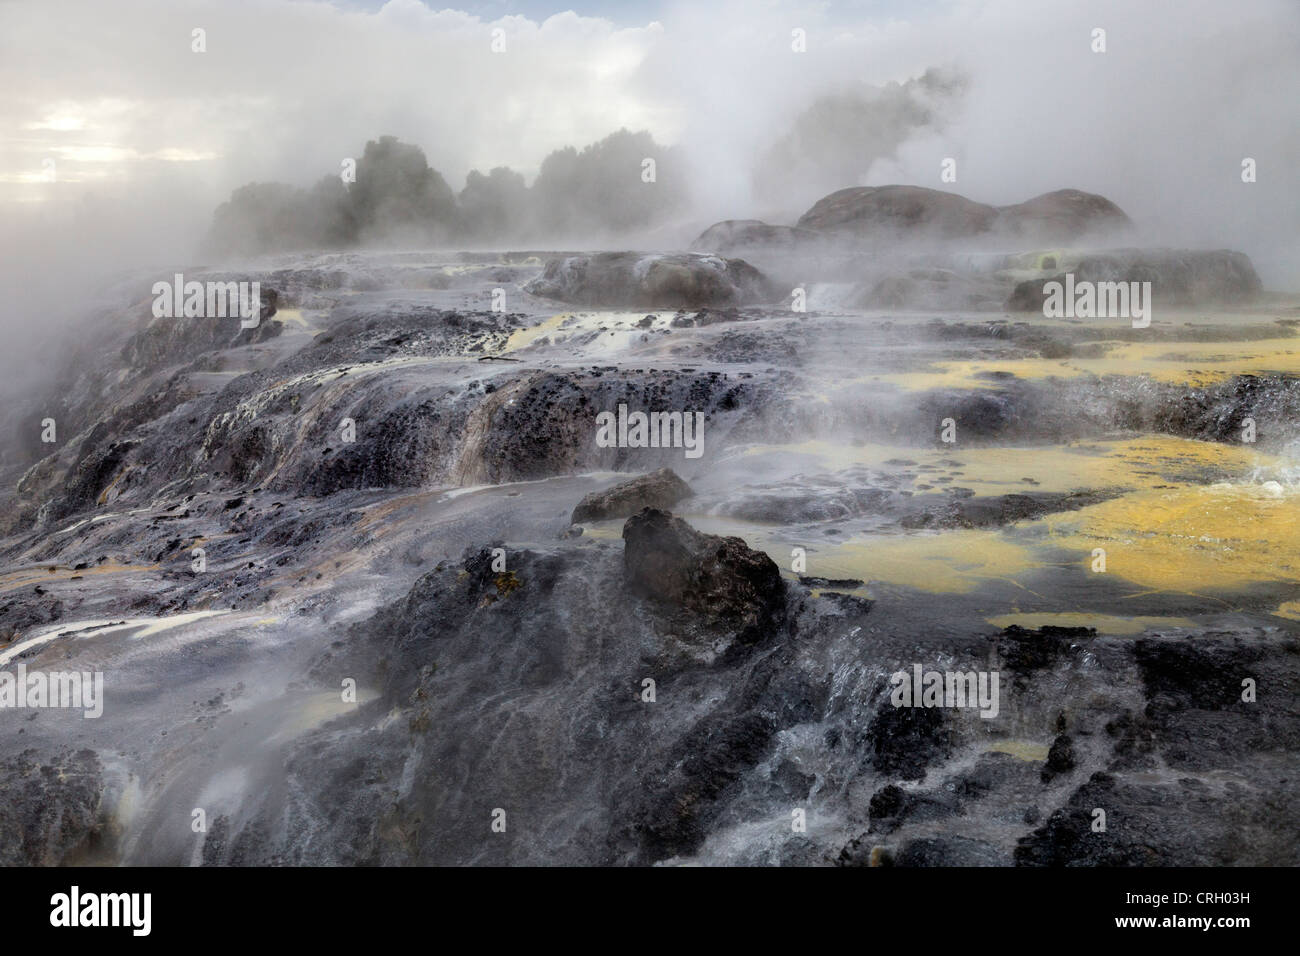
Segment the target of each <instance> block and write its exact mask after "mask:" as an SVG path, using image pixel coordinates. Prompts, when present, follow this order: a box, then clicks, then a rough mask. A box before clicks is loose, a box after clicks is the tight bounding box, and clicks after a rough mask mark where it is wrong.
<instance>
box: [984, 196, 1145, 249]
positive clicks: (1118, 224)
mask: <svg viewBox="0 0 1300 956" xmlns="http://www.w3.org/2000/svg"><path fill="white" fill-rule="evenodd" d="M1131 225H1133V222H1132V220H1131V219H1129V217H1128V216H1127V215H1125V213H1124V210H1122V209H1120V208H1119V206H1117V205H1115V204H1114V203H1113V202H1111V201H1110V200H1109V199H1107V198H1106V197H1105V196H1098V195H1097V194H1096V193H1085V192H1082V191H1080V190H1078V189H1058V190H1056V191H1055V192H1050V193H1043V195H1041V196H1035V197H1034V198H1033V199H1027V200H1025V201H1024V202H1022V203H1019V204H1017V205H1015V206H1003V207H1002V208H1001V209H999V210H998V221H997V229H998V231H999V232H1003V233H1005V234H1007V235H1010V236H1017V237H1022V238H1027V239H1033V240H1034V241H1037V242H1072V241H1074V240H1077V239H1079V238H1080V237H1082V236H1086V235H1090V234H1096V233H1102V232H1116V231H1118V230H1121V229H1124V228H1127V227H1129V226H1131Z"/></svg>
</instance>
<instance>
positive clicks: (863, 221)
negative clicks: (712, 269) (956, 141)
mask: <svg viewBox="0 0 1300 956" xmlns="http://www.w3.org/2000/svg"><path fill="white" fill-rule="evenodd" d="M719 225H720V226H721V225H725V224H723V223H720V224H719ZM760 225H761V224H760ZM1130 225H1132V222H1131V221H1130V220H1129V218H1128V216H1127V215H1125V214H1124V211H1123V210H1122V209H1120V208H1119V207H1118V206H1117V205H1115V204H1114V203H1113V202H1111V201H1110V200H1109V199H1107V198H1105V197H1104V196H1098V195H1095V194H1093V193H1085V192H1081V191H1079V190H1077V189H1059V190H1057V191H1055V192H1050V193H1044V194H1043V195H1041V196H1035V197H1034V198H1033V199H1029V200H1026V201H1025V202H1022V203H1018V204H1016V205H1014V206H1001V207H999V206H990V205H988V204H986V203H981V202H976V201H974V200H972V199H967V198H966V197H965V196H960V195H958V194H957V193H952V192H945V191H943V190H939V189H928V188H926V187H924V186H898V185H894V186H856V187H853V188H850V189H841V190H839V191H838V192H833V193H831V194H830V195H829V196H825V197H823V198H822V199H820V200H818V201H817V203H816V204H814V205H813V207H812V208H811V209H809V210H808V211H807V212H806V213H804V214H803V215H802V216H801V217H800V218H799V222H798V228H800V229H804V230H813V231H815V232H823V233H835V234H839V235H851V236H855V237H857V238H872V239H887V238H890V237H893V236H903V235H906V236H908V237H924V238H929V239H965V238H970V237H972V236H980V235H985V234H989V233H996V234H999V235H1002V236H1004V237H1007V238H1015V239H1021V240H1024V239H1033V240H1034V241H1052V242H1073V241H1077V240H1078V239H1080V238H1082V237H1084V236H1087V235H1091V234H1096V233H1100V232H1114V231H1116V230H1118V229H1121V228H1124V227H1127V226H1130ZM714 228H717V227H714ZM741 234H742V235H743V234H744V233H743V232H741ZM705 235H708V233H707V232H706V233H705ZM703 238H704V237H703V236H701V237H700V240H702V239H703ZM700 240H696V241H697V242H698V241H700Z"/></svg>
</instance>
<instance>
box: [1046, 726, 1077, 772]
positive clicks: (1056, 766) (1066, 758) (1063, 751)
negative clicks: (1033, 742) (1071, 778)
mask: <svg viewBox="0 0 1300 956" xmlns="http://www.w3.org/2000/svg"><path fill="white" fill-rule="evenodd" d="M1074 766H1075V760H1074V741H1073V740H1071V739H1070V738H1069V737H1068V736H1066V735H1065V734H1061V735H1060V736H1058V737H1057V738H1056V739H1055V740H1053V741H1052V746H1051V749H1049V750H1048V751H1047V763H1046V764H1044V766H1043V774H1042V778H1043V783H1047V782H1049V781H1050V780H1051V779H1052V778H1053V777H1055V776H1056V775H1057V774H1062V773H1069V772H1070V771H1071V770H1073V769H1074Z"/></svg>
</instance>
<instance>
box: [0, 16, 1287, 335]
mask: <svg viewBox="0 0 1300 956" xmlns="http://www.w3.org/2000/svg"><path fill="white" fill-rule="evenodd" d="M614 15H617V13H615V14H614ZM904 17H906V18H904ZM1098 27H1100V28H1102V29H1104V30H1105V31H1106V51H1105V52H1104V53H1096V52H1093V50H1092V31H1093V30H1094V29H1095V28H1098ZM195 29H202V30H203V31H205V34H204V45H205V49H204V52H201V53H199V52H194V49H193V45H194V40H193V31H194V30H195ZM494 31H499V32H494ZM494 43H496V44H497V45H498V47H499V49H498V52H494V51H493V44H494ZM800 46H801V47H802V52H797V51H796V48H797V47H800ZM1298 64H1300V11H1298V10H1297V8H1296V7H1295V5H1294V4H1293V3H1290V2H1288V0H1248V2H1243V3H1238V4H1233V5H1231V6H1230V7H1228V6H1224V5H1223V4H1221V3H1216V2H1212V0H1193V2H1174V0H1163V2H1152V3H1144V4H1142V5H1140V6H1135V5H1132V4H1130V3H1125V2H1117V0H1103V2H1086V3H1085V2H1082V0H1070V2H1063V3H1059V4H1054V5H1053V8H1052V13H1051V15H1050V16H1045V15H1043V14H1042V12H1041V10H1040V8H1039V7H1038V5H1036V4H1033V3H1029V2H1024V0H991V2H979V3H974V2H971V3H966V2H954V3H936V4H929V5H922V6H921V7H920V8H919V9H918V10H916V11H913V10H912V9H911V8H906V9H905V8H901V7H895V6H894V5H891V4H883V3H882V4H862V5H850V6H846V7H844V8H834V7H824V6H822V5H813V4H801V3H772V4H767V5H764V6H762V7H761V8H755V7H754V6H753V5H751V4H742V3H724V4H710V5H708V6H707V7H703V8H702V7H700V6H699V5H695V4H689V3H682V4H673V3H670V4H668V5H666V6H664V7H663V8H662V13H661V15H660V16H659V17H658V18H657V19H656V20H654V21H652V22H645V23H627V22H620V23H614V22H612V21H611V20H609V19H605V18H603V17H599V16H586V15H580V14H578V13H574V12H564V13H558V14H555V15H553V16H550V17H548V18H546V19H544V20H542V21H541V22H538V21H536V20H532V19H529V18H528V17H525V16H505V17H500V18H490V14H483V13H478V14H476V13H472V12H463V11H457V10H453V9H447V10H435V9H432V8H431V7H429V6H427V5H425V4H423V3H420V2H418V0H391V2H389V3H386V4H384V5H382V6H380V7H378V8H371V7H364V6H357V5H351V4H338V5H335V4H329V3H318V2H305V3H283V2H273V0H247V2H240V3H213V2H205V0H190V2H182V3H169V4H161V3H157V2H149V0H126V2H123V3H118V4H113V5H111V6H110V5H105V4H98V3H93V2H71V0H55V2H43V3H26V2H18V3H9V4H5V5H4V6H3V7H0V77H2V78H3V84H4V90H5V93H4V94H3V96H0V126H3V128H4V129H5V132H6V135H5V136H4V137H3V139H2V140H0V207H3V209H4V214H3V216H2V217H0V222H2V223H3V226H2V227H0V242H2V243H3V262H4V265H3V269H2V270H0V272H2V274H0V288H2V289H3V290H4V293H5V294H4V297H3V302H4V304H3V306H0V308H2V309H3V315H2V316H0V328H4V329H6V330H12V329H14V328H16V327H18V326H17V325H16V323H31V322H33V316H34V315H37V314H39V316H40V317H41V318H40V319H39V320H38V321H37V324H40V322H49V321H50V320H51V319H52V318H53V317H54V316H55V315H56V314H58V313H60V312H61V311H64V308H66V307H68V306H69V304H70V303H71V302H72V300H74V299H75V298H76V295H75V294H74V293H75V290H77V289H78V288H79V287H80V286H81V285H82V284H83V283H85V282H86V281H88V280H89V279H90V277H92V276H107V275H110V274H112V273H113V272H114V271H115V270H121V269H126V268H145V269H162V270H168V269H171V268H173V267H175V266H177V265H183V264H184V263H185V262H189V261H194V259H195V258H196V257H201V256H202V254H203V253H204V252H205V251H206V250H204V247H203V245H202V242H203V239H204V238H205V236H207V235H208V233H209V231H210V229H211V227H212V224H213V212H214V211H215V210H216V209H217V207H218V206H219V205H221V204H222V203H224V202H226V201H227V200H229V199H230V197H231V194H232V192H233V191H234V190H236V189H238V188H240V187H242V186H246V185H248V184H251V183H284V184H287V185H288V186H290V187H292V188H295V189H304V190H305V189H309V188H311V187H312V185H313V184H314V183H317V182H318V181H321V179H322V177H325V178H330V177H335V178H337V176H338V172H339V169H340V166H341V164H342V163H344V162H345V161H346V160H348V159H349V158H352V159H355V158H357V157H359V156H360V155H361V153H362V150H363V144H365V143H367V142H370V141H372V140H375V139H377V138H378V137H380V136H382V135H391V136H395V137H397V138H398V139H399V140H401V141H402V142H405V143H409V144H413V145H414V146H416V147H418V148H419V149H420V150H422V151H423V153H424V154H425V155H426V156H427V158H428V164H429V166H430V167H431V168H432V169H433V170H435V171H436V172H437V173H438V174H439V175H440V176H441V177H442V178H443V179H444V180H445V181H446V183H447V185H448V187H449V189H450V190H451V191H452V192H454V193H456V194H461V193H462V192H464V191H465V190H466V185H467V177H468V176H470V175H471V173H473V172H475V171H477V173H478V174H481V176H483V177H486V176H487V175H488V174H489V173H490V171H491V170H493V169H497V168H501V167H508V169H509V170H510V174H509V175H510V176H511V177H515V178H516V179H522V181H523V182H524V183H525V184H527V186H528V187H532V186H534V185H535V184H536V181H537V178H538V175H539V173H540V172H541V170H542V165H543V162H544V160H546V158H547V157H548V156H550V155H552V154H553V153H555V152H556V151H559V150H564V149H566V148H571V149H578V150H580V149H582V148H584V147H587V146H590V145H591V144H593V143H597V142H599V141H600V140H602V139H603V138H604V137H607V136H609V135H610V134H611V133H614V132H615V131H617V130H620V129H627V130H631V131H637V132H639V133H644V134H645V135H646V136H647V137H650V138H652V139H653V141H654V142H655V143H656V144H658V145H659V146H660V147H662V148H663V149H664V150H669V149H671V150H672V151H673V152H674V153H675V154H677V156H678V157H679V165H681V167H682V173H683V175H682V178H683V179H684V184H683V189H684V191H685V192H686V193H687V194H688V196H689V202H687V203H683V204H666V207H667V208H665V209H664V210H661V211H660V215H659V217H658V219H657V220H656V221H654V222H653V223H650V222H646V221H644V218H641V219H637V218H636V217H633V221H631V222H630V223H629V224H628V225H627V227H626V228H624V229H623V230H622V231H621V232H622V234H621V235H618V234H615V235H613V236H610V235H601V234H600V231H599V230H594V229H584V228H582V227H581V226H580V225H575V226H573V227H572V228H569V229H566V230H559V232H563V233H567V234H565V235H552V236H547V235H544V234H542V233H544V232H545V230H539V229H537V228H533V229H531V230H528V229H524V230H515V231H513V232H512V231H510V230H504V231H503V230H496V231H497V233H498V234H499V235H498V236H497V238H499V239H500V240H501V241H513V240H515V239H519V240H523V239H529V240H532V241H536V242H539V243H541V242H545V241H546V240H547V239H550V240H551V241H552V242H553V243H558V242H560V241H561V240H566V241H572V240H575V239H578V240H580V239H582V238H588V239H589V241H591V242H593V243H595V242H599V243H601V244H602V245H607V246H608V247H618V246H619V245H622V246H629V247H637V246H640V247H647V246H651V247H653V246H667V245H670V244H678V245H684V244H686V243H688V242H689V241H690V240H691V239H692V238H693V237H694V236H695V235H697V234H698V233H699V232H700V231H701V230H702V229H703V228H705V227H707V226H708V225H709V224H710V223H712V222H714V221H717V220H719V219H730V218H736V219H739V218H762V219H764V220H766V221H769V222H774V223H792V222H794V221H795V220H796V219H797V218H798V216H799V215H800V214H801V213H803V212H804V211H806V210H807V208H808V207H809V205H810V204H811V203H812V202H814V201H815V200H816V199H817V198H819V197H820V196H821V195H824V194H825V193H827V192H829V191H832V190H833V189H835V188H843V187H847V186H854V185H884V184H890V183H903V184H915V185H920V186H928V187H931V188H937V189H945V190H949V191H954V192H958V193H960V194H962V195H964V196H967V197H969V198H971V199H975V200H977V201H980V202H985V203H992V204H1010V203H1016V202H1020V201H1023V200H1025V199H1027V198H1029V197H1031V196H1034V195H1037V194H1039V193H1042V192H1045V191H1049V190H1054V189H1060V188H1065V187H1070V188H1077V189H1082V190H1085V191H1090V192H1095V193H1100V194H1102V195H1104V196H1106V197H1107V198H1109V199H1111V200H1112V201H1114V202H1115V203H1117V204H1118V205H1119V206H1120V207H1121V208H1122V209H1123V210H1125V211H1126V212H1127V213H1128V214H1129V216H1130V217H1131V218H1132V219H1133V221H1134V222H1135V224H1136V226H1137V229H1138V233H1139V236H1140V240H1141V241H1142V242H1143V243H1146V244H1170V243H1177V244H1179V245H1183V246H1210V247H1230V248H1234V249H1239V250H1241V251H1243V252H1245V253H1247V254H1248V255H1249V256H1251V258H1252V259H1253V261H1254V262H1255V264H1256V267H1257V268H1258V270H1259V272H1260V275H1261V277H1262V279H1263V281H1264V283H1265V285H1266V287H1269V288H1276V289H1296V288H1300V268H1298V267H1297V262H1300V240H1297V238H1296V237H1297V235H1298V234H1300V229H1297V225H1298V224H1300V178H1298V177H1297V176H1296V175H1295V170H1296V168H1297V166H1298V165H1300V123H1297V122H1296V119H1297V117H1296V112H1297V107H1296V104H1297V103H1298V102H1300V66H1298ZM1211 130H1212V132H1210V131H1211ZM1247 157H1249V158H1251V159H1254V160H1255V162H1256V164H1257V168H1258V179H1257V181H1256V182H1254V183H1249V184H1247V183H1243V182H1242V179H1241V164H1242V161H1243V159H1245V158H1247ZM947 159H951V160H954V161H955V171H956V179H955V181H953V182H944V181H942V180H941V178H940V168H941V163H943V162H944V161H945V160H947ZM639 173H640V169H639V168H632V169H629V170H628V186H627V188H628V189H629V190H636V189H638V188H643V184H642V182H641V181H640V179H639ZM479 185H482V181H481V180H480V183H479ZM472 191H473V190H471V192H472ZM550 201H551V203H552V204H553V205H554V204H557V203H558V204H560V205H563V203H564V200H563V198H562V196H561V197H560V198H555V197H552V199H551V200H550ZM489 205H490V204H489ZM467 208H468V211H469V213H470V214H471V218H473V217H474V216H475V215H477V214H479V213H481V212H482V207H481V206H480V207H479V209H478V212H477V213H476V211H475V207H474V206H473V204H472V203H471V204H470V205H469V206H468V207H467ZM669 213H670V215H669ZM498 215H499V210H498ZM464 225H465V228H463V229H461V230H459V231H458V232H457V233H456V234H455V235H453V236H444V237H442V239H443V240H444V241H458V242H460V243H461V244H462V245H464V246H466V247H475V246H482V245H484V244H490V241H491V239H492V238H493V236H491V235H488V234H485V230H484V229H483V228H481V227H480V226H479V224H476V223H473V222H471V223H467V224H464ZM534 225H535V224H534ZM382 231H383V230H380V232H382ZM492 231H493V230H491V229H488V230H487V231H486V232H487V233H491V232H492ZM410 241H411V242H412V243H415V244H418V242H419V241H425V242H427V241H430V237H427V236H425V237H410ZM247 251H248V252H254V251H256V250H251V249H250V250H247ZM60 307H64V308H60ZM19 337H20V338H23V337H22V336H19Z"/></svg>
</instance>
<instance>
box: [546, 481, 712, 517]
mask: <svg viewBox="0 0 1300 956" xmlns="http://www.w3.org/2000/svg"><path fill="white" fill-rule="evenodd" d="M690 496H691V486H690V485H688V484H687V483H686V482H684V481H682V479H680V478H679V477H677V474H676V472H674V471H673V470H672V469H671V468H660V469H659V470H658V471H655V472H651V473H650V474H648V475H641V476H640V477H639V478H633V479H632V480H631V481H624V482H622V483H620V484H617V485H615V486H614V487H613V488H607V489H605V490H604V491H593V492H591V493H589V494H587V495H584V496H583V498H582V501H580V502H578V506H577V507H576V508H574V509H573V514H572V516H571V517H570V518H569V523H570V524H575V525H576V524H578V523H580V522H583V521H604V520H605V519H607V518H626V517H628V516H629V515H634V514H636V513H637V512H638V511H640V510H641V509H643V508H662V509H663V510H665V511H666V510H668V509H670V508H672V506H673V505H675V504H677V502H679V501H681V500H682V499H683V498H689V497H690Z"/></svg>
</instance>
